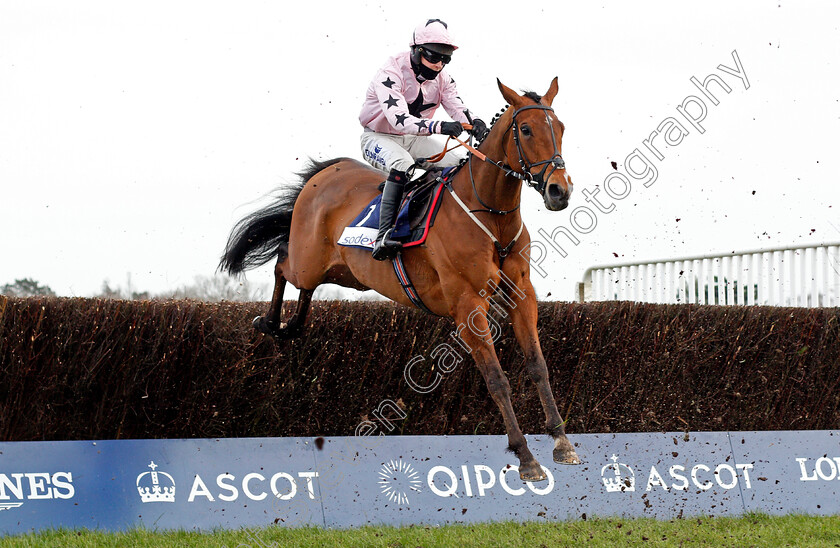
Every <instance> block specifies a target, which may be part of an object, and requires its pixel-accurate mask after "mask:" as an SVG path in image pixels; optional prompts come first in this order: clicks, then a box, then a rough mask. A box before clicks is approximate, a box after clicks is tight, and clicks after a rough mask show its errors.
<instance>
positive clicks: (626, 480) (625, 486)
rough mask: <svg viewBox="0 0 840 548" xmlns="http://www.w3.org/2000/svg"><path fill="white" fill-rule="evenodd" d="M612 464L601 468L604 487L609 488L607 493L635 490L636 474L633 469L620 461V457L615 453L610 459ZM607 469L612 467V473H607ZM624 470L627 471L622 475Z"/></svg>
mask: <svg viewBox="0 0 840 548" xmlns="http://www.w3.org/2000/svg"><path fill="white" fill-rule="evenodd" d="M610 460H611V461H613V462H612V464H608V465H606V466H604V467H603V468H601V479H602V480H603V482H604V487H606V488H607V493H616V492H618V491H635V490H636V474H635V473H634V472H633V469H632V468H630V467H629V466H627V465H626V464H624V463H620V462H618V457H617V456H616V455H615V454H613V456H612V458H611V459H610ZM607 469H612V474H611V475H605V474H607ZM622 470H624V471H625V472H626V473H625V474H624V475H622V473H621V472H622Z"/></svg>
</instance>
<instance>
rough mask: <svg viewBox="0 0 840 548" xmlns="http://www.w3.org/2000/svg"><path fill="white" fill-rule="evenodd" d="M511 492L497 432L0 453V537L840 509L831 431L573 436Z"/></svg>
mask: <svg viewBox="0 0 840 548" xmlns="http://www.w3.org/2000/svg"><path fill="white" fill-rule="evenodd" d="M528 438H529V439H528V443H529V447H531V449H532V451H533V452H534V455H535V456H536V457H537V459H538V460H539V461H540V462H541V463H542V465H543V467H544V468H545V471H546V474H547V476H548V479H547V480H546V481H543V482H539V483H524V482H522V481H521V480H520V479H519V474H518V470H517V468H516V464H517V461H516V458H515V457H514V456H513V455H512V454H510V453H508V452H506V451H505V448H506V446H507V438H506V437H505V436H370V437H362V436H359V437H330V438H240V439H190V440H116V441H64V442H7V443H0V532H2V533H3V534H10V533H20V532H28V531H37V530H41V529H45V528H56V527H67V528H77V527H84V528H89V529H104V530H125V529H131V528H134V527H144V528H147V529H152V530H172V529H184V530H213V529H219V528H226V529H238V528H242V527H259V526H269V525H278V526H283V527H296V526H304V525H317V526H321V527H336V528H343V527H355V526H361V525H366V524H392V525H405V524H449V523H472V522H484V521H502V520H514V521H541V520H567V519H580V518H584V517H587V516H588V517H594V516H625V517H636V516H647V517H654V518H658V519H673V518H679V517H690V516H696V515H704V516H708V515H716V516H721V515H737V514H742V513H745V512H752V511H759V512H765V513H770V514H784V513H807V514H840V496H838V495H840V432H837V431H802V432H695V433H683V432H676V433H649V434H582V435H572V436H570V439H571V440H572V442H573V443H574V444H575V446H576V449H577V452H578V454H579V455H580V456H581V458H582V460H583V464H581V465H578V466H563V465H557V464H555V463H554V462H553V461H552V459H551V449H552V441H551V439H550V438H548V437H547V436H529V437H528Z"/></svg>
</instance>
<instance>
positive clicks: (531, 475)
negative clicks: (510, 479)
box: [519, 461, 548, 481]
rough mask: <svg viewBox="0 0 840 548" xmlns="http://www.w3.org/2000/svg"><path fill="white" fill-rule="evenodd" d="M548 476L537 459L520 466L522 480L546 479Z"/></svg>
mask: <svg viewBox="0 0 840 548" xmlns="http://www.w3.org/2000/svg"><path fill="white" fill-rule="evenodd" d="M547 478H548V476H546V475H545V471H544V470H543V469H542V466H540V463H538V462H537V461H534V462H532V463H530V464H521V465H520V466H519V479H521V480H522V481H545V480H546V479H547Z"/></svg>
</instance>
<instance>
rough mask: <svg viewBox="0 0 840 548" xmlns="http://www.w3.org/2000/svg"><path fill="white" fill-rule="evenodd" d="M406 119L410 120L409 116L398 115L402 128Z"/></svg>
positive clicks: (398, 121)
mask: <svg viewBox="0 0 840 548" xmlns="http://www.w3.org/2000/svg"><path fill="white" fill-rule="evenodd" d="M406 118H408V115H406V114H397V123H398V124H399V125H401V126H404V125H405V119H406Z"/></svg>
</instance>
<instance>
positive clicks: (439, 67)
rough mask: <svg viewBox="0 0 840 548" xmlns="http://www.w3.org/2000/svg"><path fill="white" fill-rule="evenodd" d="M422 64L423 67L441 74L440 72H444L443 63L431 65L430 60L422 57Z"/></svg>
mask: <svg viewBox="0 0 840 548" xmlns="http://www.w3.org/2000/svg"><path fill="white" fill-rule="evenodd" d="M420 62H422V63H423V66H425V67H427V68H430V69H432V70H435V71H437V72H440V71H442V70H443V64H444V63H443V61H438V62H437V63H430V62H429V60H428V59H426V57H425V56H423V55H421V56H420Z"/></svg>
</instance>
